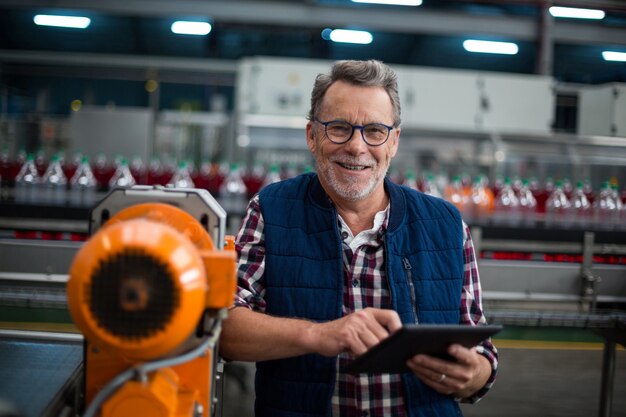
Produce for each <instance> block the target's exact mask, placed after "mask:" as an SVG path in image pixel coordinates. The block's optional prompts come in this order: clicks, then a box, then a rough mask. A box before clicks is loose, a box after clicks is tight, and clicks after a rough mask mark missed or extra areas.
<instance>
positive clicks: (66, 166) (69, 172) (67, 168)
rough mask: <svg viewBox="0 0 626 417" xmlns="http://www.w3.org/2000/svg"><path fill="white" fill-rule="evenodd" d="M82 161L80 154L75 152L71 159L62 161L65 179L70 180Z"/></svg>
mask: <svg viewBox="0 0 626 417" xmlns="http://www.w3.org/2000/svg"><path fill="white" fill-rule="evenodd" d="M82 160H83V156H82V155H81V154H80V152H76V153H74V156H73V157H72V158H68V159H66V160H65V161H63V163H62V165H63V173H64V174H65V178H72V177H73V176H74V174H76V170H77V169H78V167H79V165H80V164H81V163H82Z"/></svg>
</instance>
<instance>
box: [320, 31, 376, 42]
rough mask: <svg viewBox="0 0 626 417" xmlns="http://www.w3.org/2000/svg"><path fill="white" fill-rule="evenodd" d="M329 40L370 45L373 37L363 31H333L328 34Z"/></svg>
mask: <svg viewBox="0 0 626 417" xmlns="http://www.w3.org/2000/svg"><path fill="white" fill-rule="evenodd" d="M330 40H331V41H333V42H342V43H358V44H361V45H367V44H370V43H372V40H374V37H373V36H372V34H371V33H369V32H366V31H364V30H349V29H335V30H333V31H332V32H330Z"/></svg>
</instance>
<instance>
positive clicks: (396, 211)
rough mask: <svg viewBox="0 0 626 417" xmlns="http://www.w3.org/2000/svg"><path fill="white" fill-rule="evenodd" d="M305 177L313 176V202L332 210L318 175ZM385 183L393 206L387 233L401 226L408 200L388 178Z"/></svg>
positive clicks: (310, 192) (390, 210)
mask: <svg viewBox="0 0 626 417" xmlns="http://www.w3.org/2000/svg"><path fill="white" fill-rule="evenodd" d="M304 175H310V176H311V180H310V181H311V185H310V188H309V196H310V198H311V200H313V202H314V203H315V204H317V205H318V206H320V207H322V208H324V209H331V208H332V204H331V202H330V198H328V195H327V194H326V191H324V188H323V187H322V184H321V183H320V180H319V178H318V176H317V174H312V173H311V174H304ZM384 181H385V182H384V186H385V191H386V192H387V195H389V202H390V204H391V207H390V208H389V223H388V225H387V231H388V232H393V231H395V230H396V229H397V228H398V227H399V226H400V224H401V223H402V220H403V219H404V215H405V212H406V198H405V196H404V193H403V192H402V189H401V188H400V186H399V185H396V184H394V183H393V182H392V181H391V180H390V179H389V178H387V177H385V180H384Z"/></svg>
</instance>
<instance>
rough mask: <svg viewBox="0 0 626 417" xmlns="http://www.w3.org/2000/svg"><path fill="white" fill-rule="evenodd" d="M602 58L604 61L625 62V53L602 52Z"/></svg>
mask: <svg viewBox="0 0 626 417" xmlns="http://www.w3.org/2000/svg"><path fill="white" fill-rule="evenodd" d="M602 58H604V60H605V61H618V62H626V52H616V51H602Z"/></svg>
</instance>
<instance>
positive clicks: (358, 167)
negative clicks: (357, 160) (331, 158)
mask: <svg viewBox="0 0 626 417" xmlns="http://www.w3.org/2000/svg"><path fill="white" fill-rule="evenodd" d="M339 165H341V166H342V167H344V168H345V169H349V170H351V171H361V170H363V169H365V166H363V165H346V164H342V163H341V162H339Z"/></svg>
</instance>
